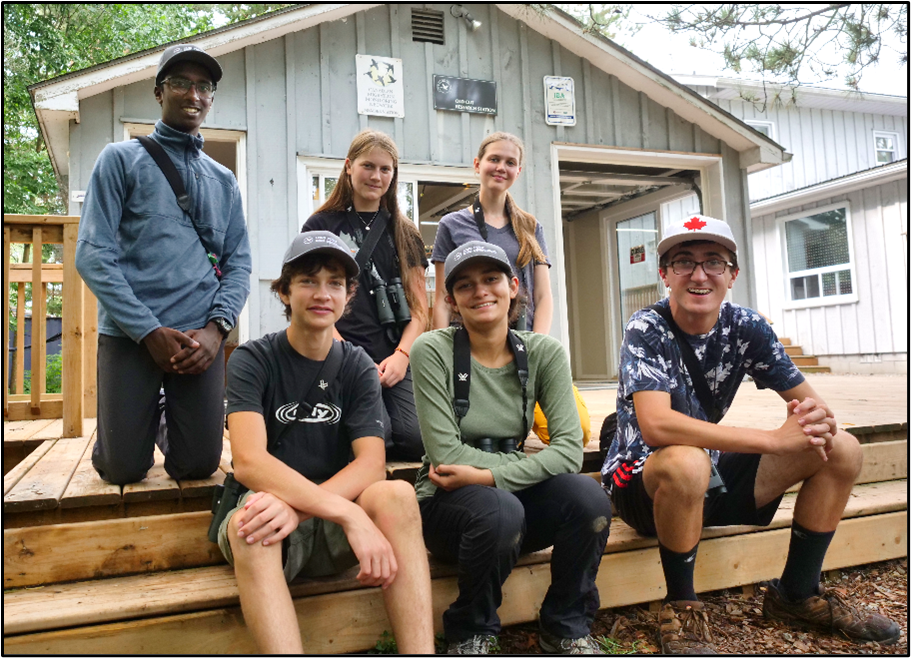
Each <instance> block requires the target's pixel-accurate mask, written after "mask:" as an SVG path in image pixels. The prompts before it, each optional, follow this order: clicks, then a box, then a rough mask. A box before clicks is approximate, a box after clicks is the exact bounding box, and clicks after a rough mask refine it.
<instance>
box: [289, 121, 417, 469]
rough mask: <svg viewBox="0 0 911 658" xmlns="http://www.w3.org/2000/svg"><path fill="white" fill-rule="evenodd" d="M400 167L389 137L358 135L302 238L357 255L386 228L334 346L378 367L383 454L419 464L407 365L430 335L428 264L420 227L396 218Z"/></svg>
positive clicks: (370, 133)
mask: <svg viewBox="0 0 911 658" xmlns="http://www.w3.org/2000/svg"><path fill="white" fill-rule="evenodd" d="M398 162H399V156H398V149H397V148H396V146H395V142H393V141H392V139H391V138H390V137H389V136H388V135H385V134H384V133H381V132H378V131H376V130H372V129H369V128H368V129H366V130H363V131H361V132H360V133H358V135H357V136H355V138H354V140H352V142H351V146H350V147H349V149H348V157H347V158H346V159H345V164H344V166H343V167H342V172H341V174H339V178H338V183H337V184H336V186H335V189H334V190H333V191H332V194H331V195H330V196H329V198H328V199H327V200H326V202H325V203H324V204H323V205H322V206H321V207H320V208H319V209H318V210H317V211H316V213H315V214H313V215H312V216H311V217H310V218H309V219H307V221H306V222H305V223H304V227H303V229H302V230H304V231H313V230H327V231H331V232H332V233H335V234H336V235H338V236H340V237H341V238H342V239H343V240H344V241H345V242H346V243H347V244H348V245H349V246H350V247H351V249H352V251H354V252H357V251H359V250H360V248H361V245H363V244H365V243H366V242H367V239H368V236H369V235H370V229H371V228H374V229H377V227H380V226H385V228H382V229H381V230H382V232H383V233H382V236H381V237H380V239H379V241H378V242H376V246H375V248H374V249H373V252H372V254H371V255H370V258H369V259H367V261H366V264H365V265H364V267H362V268H361V279H360V285H359V286H358V289H357V293H356V294H355V297H354V300H353V301H352V303H351V311H350V313H348V314H347V315H346V316H344V317H343V318H342V319H341V320H339V322H338V324H337V326H336V330H337V333H336V338H339V339H340V340H346V341H351V342H353V343H354V344H355V345H360V346H361V347H363V348H364V349H365V350H367V354H369V355H370V357H371V358H372V359H373V360H374V362H375V363H376V367H377V371H378V372H379V375H380V384H381V385H382V387H383V402H384V404H385V408H386V411H387V413H388V416H389V419H390V423H389V435H388V436H387V437H386V439H387V443H386V447H387V450H390V449H391V453H392V456H394V457H396V458H399V459H404V460H409V461H416V460H418V459H420V458H421V455H422V454H423V449H422V447H421V433H420V427H419V426H418V420H417V415H416V413H415V410H414V390H413V384H412V380H411V369H410V367H409V361H410V356H411V346H412V345H413V344H414V341H415V339H416V338H417V337H418V336H420V335H421V333H422V332H423V331H424V329H425V328H426V327H427V319H428V311H427V293H426V292H425V290H424V269H425V268H426V267H427V259H426V257H425V256H424V242H423V240H422V239H421V235H420V233H419V232H418V230H417V227H416V226H415V224H414V222H411V221H409V220H408V219H407V218H406V217H405V216H404V215H402V213H401V212H400V211H399V205H398V195H397V193H396V191H397V190H398V177H399V165H398ZM396 284H397V285H396ZM402 297H404V299H402ZM387 298H392V299H390V301H392V300H393V299H394V300H396V301H398V302H399V304H398V306H396V307H394V310H395V313H398V314H400V315H399V317H396V318H395V325H393V326H390V322H392V318H391V317H382V318H381V315H380V313H381V311H382V310H383V309H385V310H387V311H389V312H390V313H391V312H392V310H393V309H389V308H388V307H386V306H383V305H384V304H385V303H386V299H387ZM381 307H382V308H381Z"/></svg>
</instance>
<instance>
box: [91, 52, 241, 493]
mask: <svg viewBox="0 0 911 658" xmlns="http://www.w3.org/2000/svg"><path fill="white" fill-rule="evenodd" d="M221 76H222V71H221V66H219V64H218V62H217V61H215V59H214V58H213V57H212V56H211V55H209V54H207V53H206V52H205V51H203V50H202V49H200V48H198V47H196V46H193V45H186V44H182V45H177V46H171V47H170V48H168V49H166V50H165V51H164V53H163V54H162V56H161V60H160V62H159V65H158V73H157V75H156V78H155V90H154V91H155V98H156V100H157V101H158V103H159V104H160V105H161V120H160V121H158V122H157V123H156V124H155V130H154V132H153V133H152V135H151V139H152V140H153V141H154V142H155V143H157V144H159V145H160V146H161V147H162V148H163V150H164V155H165V156H166V157H167V158H169V159H170V161H171V162H172V163H173V165H174V167H175V168H176V171H177V175H178V176H179V178H180V180H181V181H182V183H183V185H184V188H185V190H186V192H187V195H188V197H189V199H188V200H184V203H183V205H179V204H178V200H177V196H176V194H175V192H174V190H173V189H172V187H171V186H170V184H169V182H168V179H167V178H166V177H165V174H164V172H163V170H162V169H161V168H159V166H158V164H156V162H155V160H153V159H152V156H151V155H150V153H149V152H148V151H147V150H146V148H144V147H143V146H142V145H141V144H140V143H139V142H138V141H135V140H129V141H125V142H118V143H114V144H109V145H108V146H106V147H105V148H104V150H103V151H102V152H101V154H100V155H99V156H98V160H97V162H96V163H95V168H94V169H93V171H92V176H91V178H90V180H89V184H88V187H87V189H86V196H85V203H84V205H83V209H82V219H81V220H80V224H79V240H78V243H77V246H76V267H77V269H78V270H79V273H80V275H82V278H83V279H84V280H85V282H86V284H87V285H88V286H89V288H90V289H91V290H92V292H93V293H94V294H95V296H96V297H97V298H98V334H99V336H98V439H97V441H96V443H95V448H94V452H93V454H92V463H93V464H94V466H95V468H96V470H97V471H98V472H99V474H100V475H101V476H102V477H103V478H104V479H105V480H108V481H110V482H114V483H116V484H127V483H129V482H137V481H139V480H142V479H143V478H144V477H145V475H146V472H147V471H148V469H149V468H150V467H151V466H152V464H153V463H154V461H153V453H154V448H155V443H156V442H157V443H158V445H159V446H160V447H161V448H162V451H163V452H164V455H165V469H166V471H167V472H168V474H169V475H170V476H171V477H173V478H175V479H177V480H184V479H198V478H205V477H208V476H209V475H211V474H212V473H213V472H214V471H215V469H216V468H218V463H219V460H220V458H221V448H222V434H223V427H224V402H223V400H224V356H223V341H224V338H225V337H226V336H227V334H228V333H229V332H230V331H231V329H232V328H233V326H234V325H235V324H236V323H237V317H238V315H239V314H240V312H241V309H242V308H243V306H244V303H245V301H246V299H247V294H248V293H249V290H250V272H251V260H250V246H249V242H248V240H247V230H246V225H245V222H244V215H243V208H242V202H241V196H240V189H239V187H238V185H237V180H236V179H235V178H234V175H233V174H232V173H231V172H230V171H229V170H228V169H227V168H225V167H223V166H221V165H220V164H218V163H216V162H215V161H214V160H212V159H211V158H209V157H208V156H207V155H205V154H204V153H203V152H202V148H203V141H204V140H203V138H202V137H201V136H200V134H199V129H200V126H201V125H202V123H203V121H204V120H205V118H206V115H207V114H208V112H209V110H210V109H211V107H212V102H213V96H214V94H215V88H216V84H217V83H218V81H219V80H221ZM187 201H188V202H187ZM162 387H163V388H164V391H165V398H164V416H163V417H162V410H161V409H160V407H159V402H160V395H159V391H160V390H161V388H162Z"/></svg>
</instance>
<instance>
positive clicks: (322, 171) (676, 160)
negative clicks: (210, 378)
mask: <svg viewBox="0 0 911 658" xmlns="http://www.w3.org/2000/svg"><path fill="white" fill-rule="evenodd" d="M465 10H468V11H470V12H471V16H472V18H473V19H474V20H475V21H478V22H480V26H475V29H472V26H470V25H469V22H470V21H469V20H468V19H466V18H465V17H460V16H459V15H458V14H460V13H461V12H463V11H465ZM191 41H192V42H193V43H195V44H197V45H199V46H201V47H202V48H205V49H206V50H207V51H208V52H210V53H211V54H213V55H215V56H216V57H217V58H218V59H219V61H220V62H221V63H222V66H223V67H224V78H223V80H222V81H221V83H220V84H219V88H218V92H217V94H216V97H215V102H214V107H213V109H212V111H211V113H210V114H209V116H208V119H207V122H206V124H205V127H204V130H203V135H204V136H205V138H206V140H207V141H206V151H207V152H208V153H209V154H210V155H211V156H212V157H214V158H215V159H217V160H219V161H221V162H222V163H224V164H226V165H227V166H229V167H230V168H231V169H232V170H233V171H234V172H235V173H236V175H237V177H238V180H239V181H240V184H241V189H242V191H243V193H244V195H245V203H246V212H247V220H248V225H249V229H250V239H251V243H252V247H253V268H254V269H253V279H254V280H253V281H252V282H251V283H252V286H251V287H252V293H251V295H250V299H249V302H248V304H247V308H246V310H245V312H244V314H243V316H242V317H241V321H240V324H239V328H238V331H239V339H240V340H246V339H248V338H251V337H257V336H260V335H262V334H264V333H266V332H269V331H274V330H277V329H279V328H281V327H283V326H284V322H285V321H284V319H283V317H282V316H281V313H280V308H279V305H278V302H277V300H275V299H273V297H272V295H271V294H270V293H269V291H268V286H269V282H270V280H271V279H272V278H274V277H275V276H276V275H277V274H278V271H279V263H280V257H281V255H282V253H283V252H284V249H285V248H286V246H287V244H288V242H289V241H290V240H291V239H292V237H293V236H294V235H295V234H296V233H297V232H298V231H299V230H300V227H301V225H302V224H303V222H304V221H305V220H306V218H307V217H308V215H309V214H310V212H311V211H312V210H313V209H314V208H315V207H316V206H317V205H318V204H319V202H320V199H322V198H323V197H324V194H325V191H326V190H327V189H328V188H329V187H331V185H332V184H333V180H334V177H335V176H337V174H338V172H339V171H340V170H341V167H342V160H343V158H344V157H345V154H346V151H347V148H348V144H349V142H350V140H351V138H352V137H353V136H354V135H355V134H356V133H357V132H358V131H359V130H360V129H362V128H365V127H367V126H370V127H373V128H377V129H379V130H382V131H385V132H387V133H388V134H390V135H391V136H392V137H393V138H394V139H395V141H396V143H397V144H398V146H399V149H400V157H401V166H400V181H401V182H402V183H403V185H402V186H401V187H400V193H401V194H402V195H403V198H405V200H406V202H407V204H409V211H410V213H411V215H412V218H413V219H414V220H415V221H416V222H418V223H419V226H420V229H421V232H422V234H423V236H424V239H425V242H426V243H427V244H428V245H432V244H433V237H434V234H435V228H436V222H438V220H439V218H440V217H441V216H442V214H443V213H445V212H446V211H448V210H454V209H457V208H459V207H463V206H464V205H467V203H468V201H469V198H470V194H471V190H472V189H473V188H472V183H473V181H474V180H475V179H474V173H473V169H472V159H473V157H474V155H475V151H476V149H477V146H478V144H479V143H480V141H481V139H482V138H483V137H484V135H485V134H487V133H489V132H491V131H494V130H506V131H509V132H513V133H516V134H517V135H519V136H521V137H522V138H523V139H524V140H525V144H526V150H527V154H526V166H525V169H524V171H523V174H522V176H521V178H520V179H519V181H518V182H517V184H516V185H515V187H514V188H513V192H514V194H515V197H516V200H517V202H518V203H519V204H520V205H521V206H522V207H524V208H525V209H527V210H529V211H530V212H532V213H534V214H535V215H536V216H537V217H538V219H539V221H540V222H541V223H542V224H543V226H544V233H545V237H546V240H547V246H548V249H549V252H550V257H551V260H552V262H553V269H552V281H553V292H554V296H555V309H556V310H555V321H554V326H553V330H552V333H553V334H554V335H555V336H556V337H558V338H559V339H560V340H561V341H562V342H563V343H564V345H566V347H567V348H568V349H569V351H570V353H571V356H572V364H573V370H574V376H575V377H576V378H577V379H592V380H597V379H605V378H611V377H615V376H616V372H617V363H616V355H617V352H618V348H619V344H620V339H621V336H622V329H623V325H624V324H625V321H626V318H627V317H628V315H629V312H630V311H631V310H635V308H638V306H639V305H641V304H642V303H643V302H645V303H648V302H649V301H652V300H653V299H656V298H657V296H658V295H660V294H662V289H661V287H660V285H659V282H658V278H657V274H656V267H655V265H656V264H655V251H654V249H655V244H656V243H657V240H658V239H659V238H660V231H661V226H662V224H664V223H666V222H667V221H668V216H667V210H666V209H668V208H673V207H675V206H674V200H675V199H678V198H682V197H686V196H688V195H692V193H693V191H694V190H697V189H698V191H699V194H700V196H701V199H702V209H703V212H704V213H705V214H708V215H712V216H715V217H719V218H721V219H724V220H726V221H727V222H728V223H730V224H731V226H732V229H733V231H734V234H735V236H736V237H737V239H738V242H739V245H740V263H741V268H742V272H741V276H740V278H739V280H738V282H737V285H736V286H735V289H734V292H733V299H734V300H735V301H737V302H739V303H744V304H747V305H753V304H754V303H755V299H756V291H755V284H754V279H753V277H752V274H751V265H752V260H753V259H752V254H751V233H752V229H751V225H750V219H749V218H750V213H749V195H748V192H747V174H748V173H751V172H756V171H761V170H763V169H766V168H769V167H774V166H776V165H778V164H781V163H782V162H786V161H787V160H788V159H789V157H790V156H789V154H787V153H786V152H785V151H784V148H783V147H781V146H780V145H779V144H777V143H776V142H775V141H773V140H772V139H770V138H768V137H766V136H765V135H763V134H761V133H760V132H758V131H756V130H754V129H753V128H751V127H749V126H747V125H746V124H745V123H743V122H742V121H740V120H739V119H737V118H735V117H733V116H732V115H730V114H729V113H727V112H725V111H724V110H722V109H720V108H719V107H717V106H716V105H714V104H713V103H711V102H709V101H707V100H705V99H704V98H702V97H700V96H699V95H698V94H697V93H694V92H693V91H692V90H690V89H688V88H686V87H685V86H683V85H680V84H678V83H677V82H675V81H674V80H672V79H671V78H670V77H668V76H667V75H665V74H663V73H662V72H660V71H658V70H657V69H655V68H653V67H651V66H650V65H648V64H646V63H645V62H644V61H642V60H641V59H639V58H638V57H636V56H635V55H634V54H633V53H630V52H629V51H627V50H625V49H623V48H621V47H619V46H617V45H616V44H614V43H613V42H611V41H610V40H608V39H605V38H603V37H600V36H596V35H592V34H588V33H585V32H584V31H583V29H582V27H581V26H580V25H579V24H578V23H577V22H576V21H574V20H573V19H572V18H571V17H569V16H568V15H566V14H564V13H563V12H561V11H560V10H558V9H556V8H549V9H546V10H542V11H535V10H532V9H531V8H529V7H528V6H527V5H516V4H470V5H465V6H464V7H463V6H461V5H451V4H395V5H386V4H375V5H369V4H310V5H298V6H295V7H291V8H289V9H286V10H283V11H280V12H277V13H274V14H271V15H268V16H265V17H262V18H259V19H253V20H250V21H246V22H244V23H240V24H236V25H233V26H230V27H226V28H222V29H219V30H215V31H212V32H208V33H205V34H201V35H198V36H197V37H195V38H193V39H192V40H191ZM166 45H167V44H164V45H162V46H160V47H159V48H156V49H152V50H149V51H144V52H141V53H135V54H133V55H129V56H127V57H123V58H120V59H117V60H114V61H111V62H107V63H104V64H101V65H98V66H95V67H92V68H90V69H86V70H84V71H79V72H76V73H72V74H69V75H66V76H62V77H60V78H55V79H53V80H49V81H46V82H43V83H40V84H37V85H34V86H32V87H31V93H32V96H33V100H34V105H35V109H36V113H37V115H38V118H39V122H40V124H41V130H42V133H43V134H44V136H45V138H46V141H47V143H48V145H49V149H50V153H51V158H52V162H53V164H54V167H55V169H56V171H57V174H58V176H59V177H60V179H61V181H62V182H63V183H64V185H65V186H66V187H67V188H68V190H69V210H70V212H71V213H72V214H78V213H79V212H80V210H81V203H80V201H79V199H80V196H79V192H80V191H83V190H85V186H86V184H87V182H88V178H89V175H90V173H91V170H92V166H93V164H94V162H95V159H96V158H97V156H98V154H99V152H100V151H101V149H102V148H103V147H104V145H105V144H107V143H109V142H112V141H120V140H124V139H129V138H131V137H133V136H135V135H137V134H142V133H143V132H149V131H150V130H151V127H152V125H153V124H154V122H155V121H156V120H157V119H158V118H159V117H160V109H159V107H158V105H157V103H156V102H155V99H154V97H153V94H152V87H153V84H154V83H153V80H154V76H155V70H156V66H157V62H158V59H159V57H160V54H161V51H162V50H163V49H164V48H165V46H166ZM357 55H369V56H371V57H377V58H396V59H400V60H401V70H402V72H403V77H402V81H401V83H400V84H401V85H402V87H403V92H404V117H401V118H391V117H383V116H375V115H365V114H359V113H358V97H357V94H358V84H359V78H360V76H358V75H357V70H356V56H357ZM434 75H441V76H450V77H452V78H464V79H473V80H482V81H492V82H494V83H496V114H495V115H491V114H480V113H469V112H463V111H449V110H437V109H434V85H433V76H434ZM545 76H565V77H569V78H572V81H573V84H574V94H573V100H574V102H575V108H574V111H570V112H563V114H562V115H561V118H562V120H564V121H568V120H570V119H574V125H549V124H548V122H547V121H546V117H545V112H546V104H545V85H544V77H545ZM360 83H361V84H363V80H361V81H360ZM678 205H679V204H678ZM643 254H644V256H643ZM428 284H432V281H429V282H428Z"/></svg>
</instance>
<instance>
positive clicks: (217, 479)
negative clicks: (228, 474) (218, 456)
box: [178, 468, 225, 498]
mask: <svg viewBox="0 0 911 658" xmlns="http://www.w3.org/2000/svg"><path fill="white" fill-rule="evenodd" d="M224 481H225V472H224V471H222V470H221V468H218V469H217V470H216V471H215V472H214V473H213V474H212V475H211V476H209V477H207V478H206V479H204V480H181V481H180V482H178V485H179V486H180V497H181V498H211V497H212V492H214V491H215V487H216V485H219V484H222V483H223V482H224Z"/></svg>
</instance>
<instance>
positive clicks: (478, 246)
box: [443, 240, 515, 290]
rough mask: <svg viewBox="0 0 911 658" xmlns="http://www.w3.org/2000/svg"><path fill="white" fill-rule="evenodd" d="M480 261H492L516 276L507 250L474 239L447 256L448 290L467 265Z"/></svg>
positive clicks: (444, 269) (444, 267)
mask: <svg viewBox="0 0 911 658" xmlns="http://www.w3.org/2000/svg"><path fill="white" fill-rule="evenodd" d="M478 262H489V263H492V264H494V265H496V266H497V267H498V268H499V269H501V270H502V271H503V272H505V273H506V274H507V275H509V276H515V273H514V272H513V269H512V264H511V263H510V262H509V257H508V256H507V255H506V252H505V251H503V250H502V249H501V248H500V247H498V246H497V245H495V244H491V243H489V242H483V241H481V240H472V241H471V242H466V243H465V244H463V245H462V246H460V247H457V248H456V249H453V250H452V251H451V252H449V255H448V256H447V257H446V264H445V265H444V266H443V273H444V280H445V282H446V284H445V285H446V290H452V284H453V283H454V282H455V277H456V276H457V275H458V273H459V272H460V271H461V270H462V269H464V268H465V266H466V265H469V264H471V263H478Z"/></svg>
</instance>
